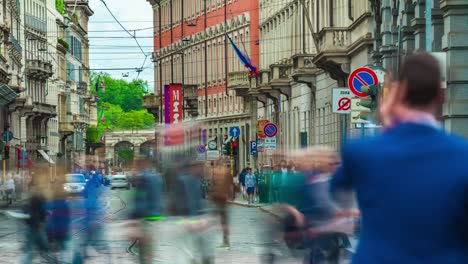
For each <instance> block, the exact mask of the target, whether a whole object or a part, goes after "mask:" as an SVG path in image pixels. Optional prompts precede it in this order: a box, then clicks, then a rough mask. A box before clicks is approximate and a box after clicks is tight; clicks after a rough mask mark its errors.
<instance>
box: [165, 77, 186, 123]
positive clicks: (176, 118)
mask: <svg viewBox="0 0 468 264" xmlns="http://www.w3.org/2000/svg"><path fill="white" fill-rule="evenodd" d="M164 103H165V104H164V106H165V118H164V119H165V123H166V124H179V123H182V117H183V108H182V106H183V98H182V84H170V85H166V86H165V87H164Z"/></svg>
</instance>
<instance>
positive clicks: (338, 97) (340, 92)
mask: <svg viewBox="0 0 468 264" xmlns="http://www.w3.org/2000/svg"><path fill="white" fill-rule="evenodd" d="M352 97H353V96H352V94H351V91H350V90H349V89H348V88H335V89H333V94H332V101H333V103H332V110H333V113H337V114H349V113H351V98H352Z"/></svg>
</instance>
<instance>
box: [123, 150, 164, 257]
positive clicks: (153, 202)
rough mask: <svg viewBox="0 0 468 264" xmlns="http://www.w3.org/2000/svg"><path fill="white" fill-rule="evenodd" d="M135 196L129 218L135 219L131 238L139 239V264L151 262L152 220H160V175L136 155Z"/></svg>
mask: <svg viewBox="0 0 468 264" xmlns="http://www.w3.org/2000/svg"><path fill="white" fill-rule="evenodd" d="M135 168H136V175H135V179H134V182H135V196H134V200H133V210H132V212H131V215H130V218H131V219H133V220H135V221H137V222H136V223H135V227H136V228H137V230H138V231H137V232H136V233H135V234H133V237H132V239H136V240H138V241H139V261H140V263H141V264H146V263H152V258H153V250H154V249H153V244H154V243H153V234H154V232H155V230H154V228H153V227H154V225H153V224H152V222H153V221H159V220H162V217H163V215H162V214H163V208H162V191H163V179H162V176H161V175H160V174H159V173H158V172H157V171H156V170H155V169H154V168H152V165H151V162H150V160H147V159H145V158H141V157H138V158H137V159H136V160H135Z"/></svg>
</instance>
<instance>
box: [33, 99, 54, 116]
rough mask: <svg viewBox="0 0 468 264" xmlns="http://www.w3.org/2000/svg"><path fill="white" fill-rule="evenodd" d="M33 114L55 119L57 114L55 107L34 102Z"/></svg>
mask: <svg viewBox="0 0 468 264" xmlns="http://www.w3.org/2000/svg"><path fill="white" fill-rule="evenodd" d="M32 113H33V114H40V115H42V116H44V117H49V118H50V117H55V116H57V112H56V111H55V106H54V105H50V104H45V103H39V102H33V108H32Z"/></svg>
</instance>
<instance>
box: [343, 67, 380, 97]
mask: <svg viewBox="0 0 468 264" xmlns="http://www.w3.org/2000/svg"><path fill="white" fill-rule="evenodd" d="M377 84H379V78H378V77H377V74H376V73H375V72H374V71H373V70H372V69H370V68H365V67H362V68H358V69H356V70H354V71H353V72H352V73H351V74H350V75H349V78H348V87H349V89H350V90H351V92H352V93H353V94H354V95H356V96H357V97H362V98H366V97H368V95H367V94H365V93H362V92H361V87H363V86H371V85H377Z"/></svg>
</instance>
